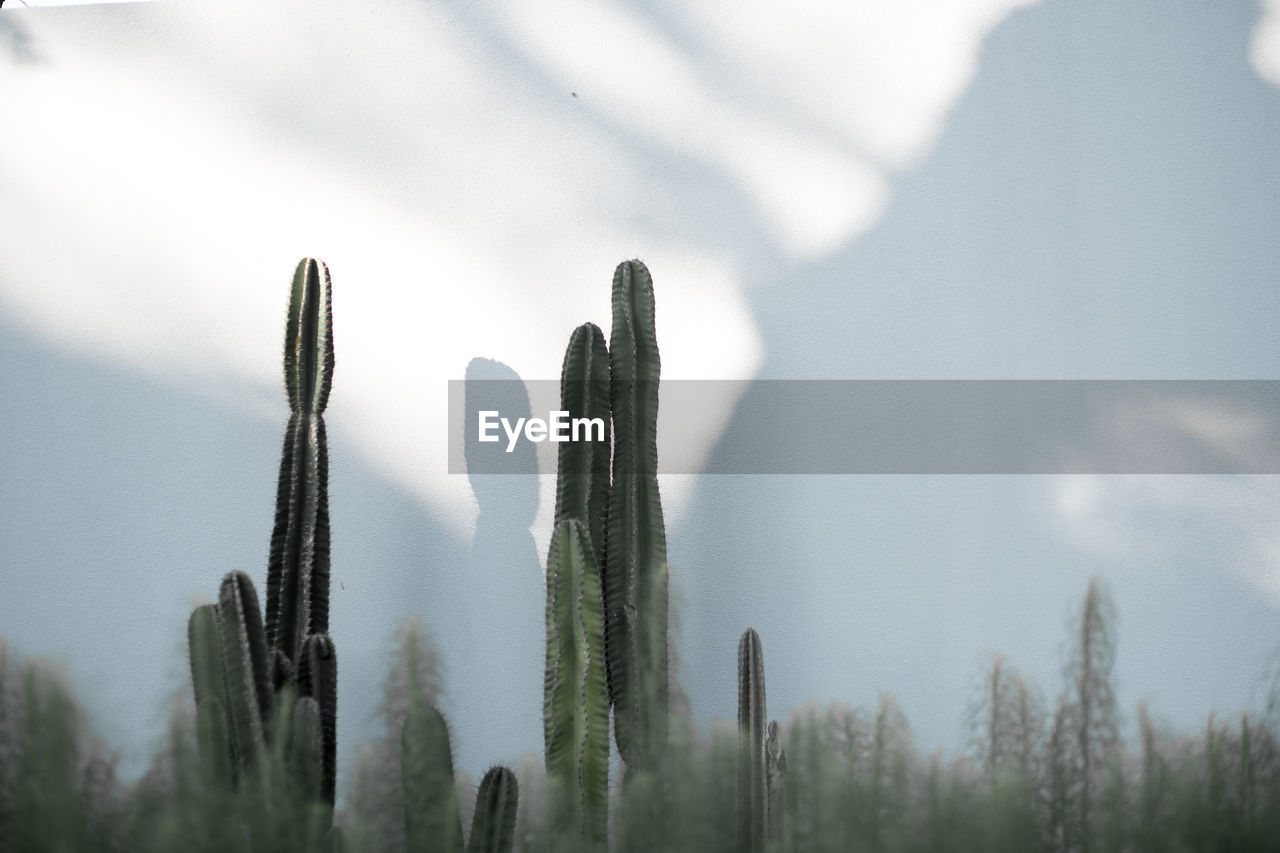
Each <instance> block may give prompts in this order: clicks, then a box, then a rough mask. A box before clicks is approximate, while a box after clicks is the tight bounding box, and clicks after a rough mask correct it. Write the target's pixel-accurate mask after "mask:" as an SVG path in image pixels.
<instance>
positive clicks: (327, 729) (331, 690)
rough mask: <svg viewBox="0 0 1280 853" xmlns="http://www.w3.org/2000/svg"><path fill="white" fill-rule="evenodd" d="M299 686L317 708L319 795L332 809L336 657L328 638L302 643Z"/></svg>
mask: <svg viewBox="0 0 1280 853" xmlns="http://www.w3.org/2000/svg"><path fill="white" fill-rule="evenodd" d="M298 686H299V687H300V688H301V691H302V695H303V696H307V697H310V698H312V699H314V700H315V701H316V704H317V705H318V706H319V708H320V729H321V734H322V736H323V753H322V761H321V767H322V779H321V794H322V797H323V799H324V800H325V801H326V802H328V803H329V804H330V805H332V804H333V802H334V784H335V780H336V778H337V725H338V716H337V714H338V653H337V651H336V650H335V649H334V647H333V640H331V639H329V635H328V634H312V635H311V636H310V637H307V640H306V642H305V643H303V646H302V655H301V660H300V662H299V664H298Z"/></svg>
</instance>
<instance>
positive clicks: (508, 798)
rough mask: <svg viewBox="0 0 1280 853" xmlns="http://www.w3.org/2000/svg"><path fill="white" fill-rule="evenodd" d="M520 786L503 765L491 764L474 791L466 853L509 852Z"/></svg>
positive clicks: (514, 828) (513, 832) (512, 843)
mask: <svg viewBox="0 0 1280 853" xmlns="http://www.w3.org/2000/svg"><path fill="white" fill-rule="evenodd" d="M519 791H520V786H519V784H518V783H517V782H516V774H514V773H512V772H511V771H510V770H508V769H507V768H506V767H491V768H489V771H488V772H487V773H485V774H484V779H483V780H481V782H480V790H479V791H478V792H477V793H476V811H475V815H474V816H473V817H472V819H471V836H470V837H469V838H468V839H467V853H511V848H512V847H513V846H514V844H515V838H516V806H517V803H518V801H519Z"/></svg>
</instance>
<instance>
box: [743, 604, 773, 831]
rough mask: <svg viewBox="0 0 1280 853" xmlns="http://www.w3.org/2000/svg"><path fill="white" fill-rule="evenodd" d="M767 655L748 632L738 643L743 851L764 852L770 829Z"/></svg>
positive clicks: (752, 632) (753, 631)
mask: <svg viewBox="0 0 1280 853" xmlns="http://www.w3.org/2000/svg"><path fill="white" fill-rule="evenodd" d="M764 720H765V691H764V655H763V653H762V652H761V649H760V635H759V634H757V633H756V632H755V629H753V628H748V629H747V630H746V631H745V632H744V633H743V634H742V639H741V640H739V641H738V838H739V844H740V846H741V849H743V850H748V851H751V853H760V851H762V850H764V843H765V825H766V808H767V799H766V792H765V786H766V768H765V759H764V749H765V742H764V739H765V724H764Z"/></svg>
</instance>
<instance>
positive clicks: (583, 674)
mask: <svg viewBox="0 0 1280 853" xmlns="http://www.w3.org/2000/svg"><path fill="white" fill-rule="evenodd" d="M546 611H547V666H546V682H545V692H544V696H543V733H544V740H545V747H546V751H545V757H546V767H547V781H548V786H549V788H550V789H551V803H550V805H551V815H552V831H553V834H554V835H555V836H556V837H557V838H560V839H562V840H568V839H573V840H578V839H581V841H582V842H584V843H585V844H586V845H587V846H588V847H591V846H595V845H603V844H604V843H605V840H606V828H607V822H608V784H609V695H608V689H607V687H606V685H605V667H604V618H603V604H602V601H601V594H600V576H599V572H598V571H597V569H596V565H595V560H594V559H593V557H592V548H591V539H590V537H589V536H588V535H587V529H586V526H585V525H584V524H583V523H582V522H581V521H580V520H578V519H576V518H569V519H562V520H561V521H559V522H557V523H556V529H555V532H554V533H553V534H552V537H551V548H550V551H549V553H548V554H547V608H546Z"/></svg>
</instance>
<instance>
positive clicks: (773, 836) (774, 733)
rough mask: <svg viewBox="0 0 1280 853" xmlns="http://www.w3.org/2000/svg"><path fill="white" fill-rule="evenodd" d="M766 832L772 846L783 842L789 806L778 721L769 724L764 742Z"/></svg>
mask: <svg viewBox="0 0 1280 853" xmlns="http://www.w3.org/2000/svg"><path fill="white" fill-rule="evenodd" d="M764 777H765V830H766V833H767V835H768V839H769V843H770V844H774V845H776V844H779V843H780V842H781V841H782V838H783V833H782V824H783V815H784V813H785V811H786V806H787V753H786V751H785V750H784V749H783V748H782V731H781V729H780V728H779V726H778V721H777V720H773V721H772V722H770V723H769V735H768V737H767V738H766V739H765V742H764Z"/></svg>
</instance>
